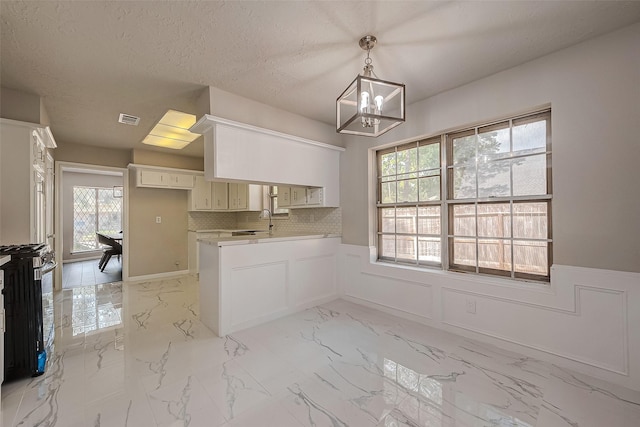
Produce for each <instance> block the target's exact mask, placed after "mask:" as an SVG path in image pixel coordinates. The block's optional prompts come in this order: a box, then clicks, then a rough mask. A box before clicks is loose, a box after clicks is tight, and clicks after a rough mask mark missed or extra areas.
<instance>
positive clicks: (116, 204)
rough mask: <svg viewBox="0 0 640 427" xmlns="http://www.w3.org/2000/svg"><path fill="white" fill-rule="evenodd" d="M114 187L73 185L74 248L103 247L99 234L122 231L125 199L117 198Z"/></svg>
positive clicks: (87, 249)
mask: <svg viewBox="0 0 640 427" xmlns="http://www.w3.org/2000/svg"><path fill="white" fill-rule="evenodd" d="M113 194H114V193H113V189H112V188H96V187H73V250H72V252H86V251H95V250H97V249H99V248H100V246H99V245H98V239H97V237H96V233H97V232H100V233H102V234H116V233H119V232H120V231H122V198H121V197H113Z"/></svg>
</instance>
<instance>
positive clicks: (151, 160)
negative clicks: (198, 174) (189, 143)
mask: <svg viewBox="0 0 640 427" xmlns="http://www.w3.org/2000/svg"><path fill="white" fill-rule="evenodd" d="M201 138H202V137H201ZM131 162H132V163H135V164H137V165H153V166H163V167H167V168H176V169H191V170H197V171H203V170H204V159H203V158H202V157H188V156H180V155H175V154H170V153H161V152H159V151H150V150H135V149H134V150H132V155H131Z"/></svg>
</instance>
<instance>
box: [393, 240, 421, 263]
mask: <svg viewBox="0 0 640 427" xmlns="http://www.w3.org/2000/svg"><path fill="white" fill-rule="evenodd" d="M416 242H417V237H416V236H396V245H397V249H398V252H397V258H398V259H399V260H403V261H416V259H417V255H416Z"/></svg>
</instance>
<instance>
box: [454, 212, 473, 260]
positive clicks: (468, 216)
mask: <svg viewBox="0 0 640 427" xmlns="http://www.w3.org/2000/svg"><path fill="white" fill-rule="evenodd" d="M453 234H454V235H456V236H475V235H476V209H475V206H474V205H455V206H453ZM474 265H475V264H474Z"/></svg>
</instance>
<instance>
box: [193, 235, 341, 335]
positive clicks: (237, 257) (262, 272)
mask: <svg viewBox="0 0 640 427" xmlns="http://www.w3.org/2000/svg"><path fill="white" fill-rule="evenodd" d="M339 244H340V238H333V237H329V238H321V237H316V238H309V239H302V240H281V241H276V242H270V241H268V242H257V243H255V244H243V245H238V244H230V245H224V242H221V244H208V243H200V244H199V246H200V249H199V257H200V261H199V264H200V280H199V284H200V285H199V286H200V317H201V320H202V322H203V323H204V324H205V325H207V326H208V327H209V328H210V329H211V330H213V331H214V332H215V333H216V334H217V335H218V336H224V335H227V334H230V333H233V332H236V331H239V330H242V329H245V328H249V327H252V326H255V325H259V324H261V323H264V322H268V321H270V320H273V319H276V318H278V317H282V316H287V315H289V314H291V313H295V312H297V311H302V310H305V309H307V308H309V307H313V306H315V305H318V304H322V303H325V302H327V301H330V300H332V299H334V298H336V297H337V261H336V256H337V252H338V246H339Z"/></svg>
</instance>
